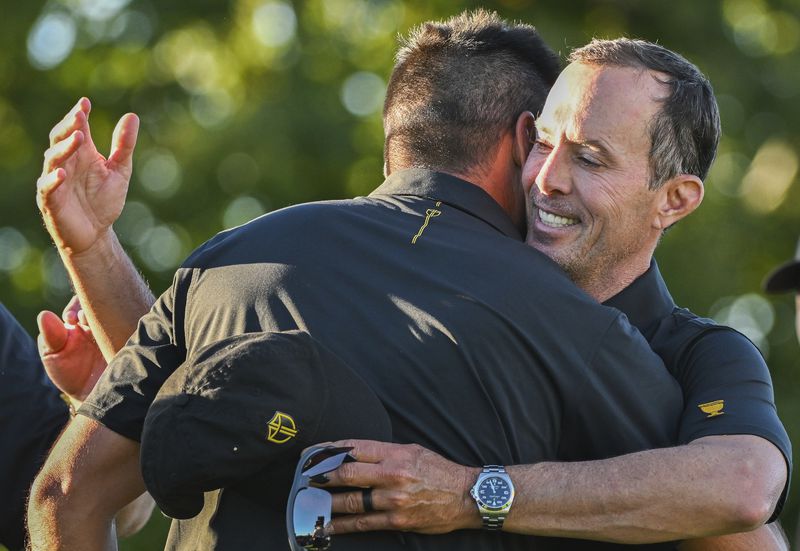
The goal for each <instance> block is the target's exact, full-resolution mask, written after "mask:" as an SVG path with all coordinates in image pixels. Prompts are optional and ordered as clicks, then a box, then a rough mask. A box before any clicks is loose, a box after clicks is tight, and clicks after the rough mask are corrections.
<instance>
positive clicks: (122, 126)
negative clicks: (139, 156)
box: [108, 113, 139, 169]
mask: <svg viewBox="0 0 800 551" xmlns="http://www.w3.org/2000/svg"><path fill="white" fill-rule="evenodd" d="M138 135H139V117H137V116H136V115H135V114H134V113H127V114H125V115H123V116H122V118H121V119H119V122H118V123H117V126H116V128H114V135H113V136H112V137H111V153H110V154H109V156H108V163H109V164H110V165H112V166H113V167H114V168H116V167H119V168H122V167H125V168H128V169H130V167H131V165H132V162H131V161H132V159H133V149H134V148H135V147H136V138H137V137H138Z"/></svg>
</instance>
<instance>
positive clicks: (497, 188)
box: [445, 136, 527, 235]
mask: <svg viewBox="0 0 800 551" xmlns="http://www.w3.org/2000/svg"><path fill="white" fill-rule="evenodd" d="M511 147H512V141H511V139H510V136H506V137H504V138H503V139H502V140H501V141H500V144H499V145H498V147H497V150H496V151H494V152H493V153H492V158H491V159H490V160H489V161H488V162H487V163H485V164H483V165H480V166H477V167H475V168H474V169H473V170H470V171H468V172H464V173H455V172H448V173H449V174H452V175H453V176H456V177H458V178H461V179H462V180H466V181H468V182H472V183H473V184H475V185H477V186H478V187H480V188H481V189H482V190H484V191H485V192H486V193H488V194H489V195H490V196H491V197H492V199H494V200H495V202H496V203H497V204H498V205H500V206H501V207H502V208H503V210H504V211H506V214H508V217H509V218H511V221H512V222H514V225H515V226H516V227H517V229H519V230H520V234H521V235H525V233H526V231H527V229H526V226H527V221H526V219H525V195H524V192H523V191H522V184H521V181H520V180H521V174H520V171H519V167H518V166H517V165H515V164H514V162H513V158H512V155H511ZM445 172H447V171H445Z"/></svg>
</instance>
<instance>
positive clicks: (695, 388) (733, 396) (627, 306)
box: [605, 260, 792, 520]
mask: <svg viewBox="0 0 800 551" xmlns="http://www.w3.org/2000/svg"><path fill="white" fill-rule="evenodd" d="M605 304H606V305H607V306H613V307H614V308H618V309H619V310H622V312H624V313H625V314H626V315H627V316H628V319H629V320H630V322H631V323H632V324H633V325H635V326H636V327H637V328H638V329H639V330H640V331H641V332H642V335H644V336H645V338H646V339H647V340H648V341H649V342H650V346H651V347H652V348H653V350H654V351H655V352H656V353H657V354H658V355H659V356H661V358H662V359H663V360H664V363H665V364H666V367H667V369H668V370H669V371H670V373H672V375H673V377H675V379H677V381H678V383H679V384H680V386H681V388H682V389H683V396H684V410H683V414H682V415H681V423H680V431H679V435H678V443H679V444H686V443H688V442H691V441H692V440H696V439H698V438H702V437H703V436H713V435H721V434H753V435H756V436H760V437H762V438H765V439H767V440H769V441H770V442H772V443H773V444H774V445H775V446H776V447H777V448H778V449H779V450H780V451H781V452H782V453H783V456H784V457H785V458H786V464H787V468H788V470H789V473H790V474H791V465H792V446H791V443H790V442H789V436H788V435H787V434H786V429H784V427H783V424H782V423H781V421H780V419H779V418H778V412H777V409H776V408H775V398H774V395H773V392H772V379H771V377H770V374H769V368H768V367H767V364H766V363H765V362H764V358H763V356H762V355H761V353H760V352H759V350H758V348H756V346H755V345H754V344H753V343H752V342H750V340H749V339H748V338H747V337H745V336H744V335H742V334H741V333H739V332H738V331H735V330H734V329H731V328H730V327H725V326H723V325H719V324H717V323H716V322H714V321H713V320H710V319H706V318H701V317H699V316H696V315H695V314H693V313H692V312H690V311H689V310H687V309H685V308H679V307H678V306H676V305H675V302H674V301H673V300H672V296H671V295H670V293H669V291H668V290H667V286H666V284H665V283H664V279H663V278H662V277H661V273H660V272H659V270H658V266H657V265H656V262H655V260H653V262H652V263H651V265H650V268H649V269H648V270H647V272H645V273H644V275H642V276H641V277H639V278H638V279H637V280H636V281H634V282H633V283H632V284H631V285H630V286H629V287H627V288H626V289H625V290H623V291H622V292H621V293H619V294H618V295H616V296H614V297H612V298H611V299H609V300H608V301H606V302H605ZM788 487H789V477H788V476H787V480H786V487H785V488H784V491H783V494H782V495H781V498H780V500H779V502H778V505H777V507H776V510H775V512H774V515H773V520H774V519H775V518H776V517H777V515H778V514H779V513H780V510H781V508H782V507H783V503H784V501H785V499H786V491H787V489H788Z"/></svg>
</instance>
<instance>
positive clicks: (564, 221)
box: [536, 207, 580, 228]
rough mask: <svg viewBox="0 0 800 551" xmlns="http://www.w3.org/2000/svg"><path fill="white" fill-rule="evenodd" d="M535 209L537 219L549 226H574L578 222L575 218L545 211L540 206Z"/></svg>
mask: <svg viewBox="0 0 800 551" xmlns="http://www.w3.org/2000/svg"><path fill="white" fill-rule="evenodd" d="M536 210H537V211H538V213H539V220H541V221H542V223H543V224H544V225H545V226H550V227H551V228H565V227H567V226H574V225H575V224H577V223H578V222H580V220H579V219H577V218H567V217H566V216H561V215H559V214H554V213H552V212H547V211H546V210H544V209H542V208H541V207H539V208H537V209H536Z"/></svg>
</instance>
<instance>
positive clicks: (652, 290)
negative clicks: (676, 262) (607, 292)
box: [603, 259, 675, 332]
mask: <svg viewBox="0 0 800 551" xmlns="http://www.w3.org/2000/svg"><path fill="white" fill-rule="evenodd" d="M603 304H605V305H606V306H611V307H613V308H616V309H617V310H621V311H622V312H623V313H624V314H625V315H626V316H628V319H629V320H630V322H631V324H633V325H634V326H635V327H636V328H637V329H639V331H642V332H644V331H646V330H647V329H648V328H649V327H650V326H652V325H653V324H654V323H655V322H657V321H659V320H660V319H662V318H664V317H665V316H668V315H669V314H670V313H671V312H672V310H673V309H674V308H675V301H674V300H672V296H671V295H670V294H669V290H668V289H667V284H666V283H664V278H662V277H661V272H660V271H659V270H658V264H656V261H655V259H653V260H651V261H650V267H649V268H648V269H647V271H646V272H645V273H644V274H642V275H641V276H639V277H638V278H637V279H636V280H635V281H634V282H633V283H631V284H630V285H628V286H627V287H625V288H624V289H623V290H622V291H620V292H619V293H617V294H616V295H614V296H613V297H611V298H610V299H608V300H607V301H605V302H604V303H603Z"/></svg>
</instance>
